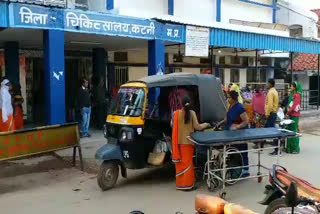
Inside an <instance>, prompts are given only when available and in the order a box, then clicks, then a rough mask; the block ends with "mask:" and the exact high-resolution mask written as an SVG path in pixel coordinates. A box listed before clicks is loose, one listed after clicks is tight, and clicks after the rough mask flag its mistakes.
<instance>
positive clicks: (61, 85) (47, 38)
mask: <svg viewBox="0 0 320 214" xmlns="http://www.w3.org/2000/svg"><path fill="white" fill-rule="evenodd" d="M43 41H44V67H45V69H44V88H45V101H46V102H45V103H46V123H47V125H55V124H64V123H65V122H66V103H65V67H64V66H65V64H64V60H65V58H64V32H63V31H57V30H46V31H44V33H43Z"/></svg>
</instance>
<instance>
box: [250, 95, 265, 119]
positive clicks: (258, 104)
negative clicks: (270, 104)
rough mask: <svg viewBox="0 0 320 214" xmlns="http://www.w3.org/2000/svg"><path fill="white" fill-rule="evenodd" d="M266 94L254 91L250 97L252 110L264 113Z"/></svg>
mask: <svg viewBox="0 0 320 214" xmlns="http://www.w3.org/2000/svg"><path fill="white" fill-rule="evenodd" d="M265 102H266V95H265V94H264V93H255V94H254V95H253V98H252V110H253V112H255V113H258V114H261V115H264V114H265V110H264V107H265Z"/></svg>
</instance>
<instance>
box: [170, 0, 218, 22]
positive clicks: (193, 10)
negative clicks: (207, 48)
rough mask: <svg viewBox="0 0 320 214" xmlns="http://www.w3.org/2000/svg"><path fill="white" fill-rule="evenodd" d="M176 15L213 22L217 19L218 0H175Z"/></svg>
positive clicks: (198, 20)
mask: <svg viewBox="0 0 320 214" xmlns="http://www.w3.org/2000/svg"><path fill="white" fill-rule="evenodd" d="M174 16H177V17H182V18H187V19H189V20H193V21H194V22H203V23H213V22H215V21H216V0H198V1H194V0H174Z"/></svg>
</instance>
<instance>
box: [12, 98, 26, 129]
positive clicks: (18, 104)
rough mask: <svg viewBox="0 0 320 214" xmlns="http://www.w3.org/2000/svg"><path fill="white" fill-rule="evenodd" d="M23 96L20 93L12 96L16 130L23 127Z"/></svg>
mask: <svg viewBox="0 0 320 214" xmlns="http://www.w3.org/2000/svg"><path fill="white" fill-rule="evenodd" d="M22 103H23V98H22V96H21V95H16V96H14V125H15V128H16V130H20V129H23V127H24V122H23V111H22Z"/></svg>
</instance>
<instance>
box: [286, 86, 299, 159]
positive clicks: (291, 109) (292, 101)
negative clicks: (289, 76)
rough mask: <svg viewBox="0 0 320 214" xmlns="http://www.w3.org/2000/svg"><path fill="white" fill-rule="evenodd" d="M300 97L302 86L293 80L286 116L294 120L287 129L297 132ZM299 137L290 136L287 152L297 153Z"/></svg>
mask: <svg viewBox="0 0 320 214" xmlns="http://www.w3.org/2000/svg"><path fill="white" fill-rule="evenodd" d="M301 97H302V87H301V84H300V83H297V82H293V83H292V84H291V94H290V97H289V102H288V107H287V109H288V110H287V117H288V118H290V119H291V120H293V121H294V123H293V124H290V125H289V130H290V131H294V132H298V130H299V118H300V110H301ZM299 143H300V142H299V138H290V139H288V143H287V153H291V154H299V153H300V145H299Z"/></svg>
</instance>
